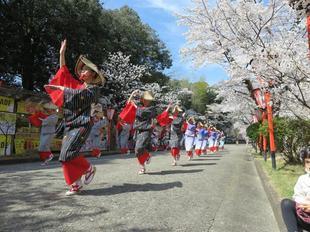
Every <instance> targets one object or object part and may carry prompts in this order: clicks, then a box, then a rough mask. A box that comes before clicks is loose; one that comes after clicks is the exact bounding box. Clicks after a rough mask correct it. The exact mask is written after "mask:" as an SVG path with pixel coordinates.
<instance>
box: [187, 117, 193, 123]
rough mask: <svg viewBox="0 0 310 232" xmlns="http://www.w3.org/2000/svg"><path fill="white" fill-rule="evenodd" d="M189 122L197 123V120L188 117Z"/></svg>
mask: <svg viewBox="0 0 310 232" xmlns="http://www.w3.org/2000/svg"><path fill="white" fill-rule="evenodd" d="M187 121H192V122H193V123H195V118H194V117H193V116H190V117H188V119H187Z"/></svg>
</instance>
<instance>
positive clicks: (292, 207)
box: [281, 147, 310, 232]
mask: <svg viewBox="0 0 310 232" xmlns="http://www.w3.org/2000/svg"><path fill="white" fill-rule="evenodd" d="M300 155H301V159H302V160H303V163H304V166H305V171H306V174H304V175H302V176H300V177H299V178H298V181H297V183H296V185H295V187H294V195H293V200H290V199H283V200H282V201H281V209H282V217H283V220H284V222H285V224H286V227H287V231H288V232H295V231H296V232H298V231H303V230H306V231H310V151H309V147H308V149H304V150H303V151H302V152H301V154H300Z"/></svg>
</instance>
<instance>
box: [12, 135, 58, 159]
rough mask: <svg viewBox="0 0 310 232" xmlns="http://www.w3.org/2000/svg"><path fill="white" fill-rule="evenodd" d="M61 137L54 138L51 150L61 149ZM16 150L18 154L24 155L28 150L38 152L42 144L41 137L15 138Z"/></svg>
mask: <svg viewBox="0 0 310 232" xmlns="http://www.w3.org/2000/svg"><path fill="white" fill-rule="evenodd" d="M61 142H62V140H61V139H53V141H52V143H51V151H60V148H61ZM14 143H15V152H16V155H23V154H25V153H26V152H27V151H28V152H29V151H33V152H37V151H38V147H39V144H40V139H39V138H15V140H14Z"/></svg>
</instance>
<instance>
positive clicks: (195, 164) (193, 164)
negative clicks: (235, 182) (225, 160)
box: [180, 160, 217, 167]
mask: <svg viewBox="0 0 310 232" xmlns="http://www.w3.org/2000/svg"><path fill="white" fill-rule="evenodd" d="M194 161H195V160H194ZM203 165H206V166H209V165H217V163H204V164H198V163H191V164H182V165H180V166H182V167H192V166H203Z"/></svg>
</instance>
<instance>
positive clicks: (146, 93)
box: [142, 91, 155, 101]
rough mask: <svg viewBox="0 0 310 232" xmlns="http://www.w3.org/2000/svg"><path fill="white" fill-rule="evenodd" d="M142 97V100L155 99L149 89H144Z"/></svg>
mask: <svg viewBox="0 0 310 232" xmlns="http://www.w3.org/2000/svg"><path fill="white" fill-rule="evenodd" d="M142 98H143V99H144V100H148V101H154V100H155V97H154V95H153V93H152V92H151V91H144V92H143V95H142Z"/></svg>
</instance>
